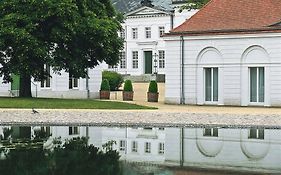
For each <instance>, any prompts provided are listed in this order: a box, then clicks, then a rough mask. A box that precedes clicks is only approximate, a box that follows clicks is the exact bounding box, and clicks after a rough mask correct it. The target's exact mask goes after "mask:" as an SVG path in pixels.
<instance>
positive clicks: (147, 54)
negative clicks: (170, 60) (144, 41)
mask: <svg viewBox="0 0 281 175" xmlns="http://www.w3.org/2000/svg"><path fill="white" fill-rule="evenodd" d="M144 73H145V74H152V51H144Z"/></svg>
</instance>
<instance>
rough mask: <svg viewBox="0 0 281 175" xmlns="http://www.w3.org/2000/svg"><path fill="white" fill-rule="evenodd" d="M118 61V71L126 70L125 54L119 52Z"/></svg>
mask: <svg viewBox="0 0 281 175" xmlns="http://www.w3.org/2000/svg"><path fill="white" fill-rule="evenodd" d="M119 59H120V66H119V67H120V69H126V68H127V59H126V52H125V51H121V52H120V53H119Z"/></svg>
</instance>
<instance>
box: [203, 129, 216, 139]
mask: <svg viewBox="0 0 281 175" xmlns="http://www.w3.org/2000/svg"><path fill="white" fill-rule="evenodd" d="M203 136H206V137H218V136H219V131H218V128H204V130H203Z"/></svg>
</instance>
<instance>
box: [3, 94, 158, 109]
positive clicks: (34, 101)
mask: <svg viewBox="0 0 281 175" xmlns="http://www.w3.org/2000/svg"><path fill="white" fill-rule="evenodd" d="M0 108H22V109H24V108H25V109H31V108H35V109H122V110H132V109H156V108H153V107H148V106H140V105H136V104H130V103H123V102H113V101H99V100H88V99H86V100H84V99H49V98H6V97H1V98H0Z"/></svg>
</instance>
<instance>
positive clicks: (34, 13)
mask: <svg viewBox="0 0 281 175" xmlns="http://www.w3.org/2000/svg"><path fill="white" fill-rule="evenodd" d="M121 21H122V17H121V15H120V14H117V13H116V12H115V10H114V8H113V7H112V4H111V2H110V0H24V1H23V0H1V1H0V64H1V68H0V76H3V80H4V83H8V82H11V81H12V78H11V75H12V74H17V75H20V96H21V97H31V77H33V78H34V79H35V81H40V80H44V79H46V78H48V77H49V76H50V75H49V73H48V72H47V70H44V68H43V67H44V65H49V66H52V68H53V70H54V72H56V73H59V71H61V70H65V71H67V72H70V73H71V75H72V76H73V77H75V78H78V77H86V75H87V68H94V67H95V66H97V65H98V64H99V62H102V61H105V62H106V63H108V64H110V65H114V64H116V63H117V62H118V60H119V58H118V53H119V50H120V49H121V48H122V45H123V43H122V40H121V39H120V38H119V37H118V34H117V31H118V30H120V29H121V26H120V22H121Z"/></svg>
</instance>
